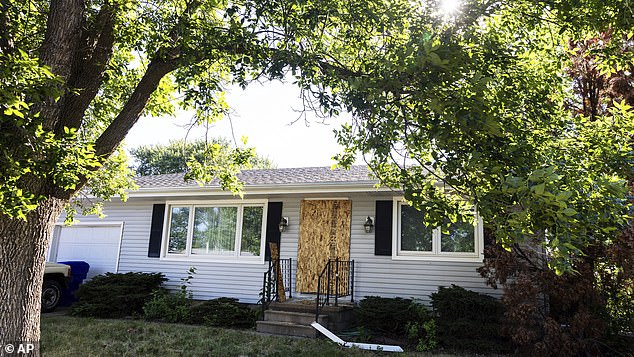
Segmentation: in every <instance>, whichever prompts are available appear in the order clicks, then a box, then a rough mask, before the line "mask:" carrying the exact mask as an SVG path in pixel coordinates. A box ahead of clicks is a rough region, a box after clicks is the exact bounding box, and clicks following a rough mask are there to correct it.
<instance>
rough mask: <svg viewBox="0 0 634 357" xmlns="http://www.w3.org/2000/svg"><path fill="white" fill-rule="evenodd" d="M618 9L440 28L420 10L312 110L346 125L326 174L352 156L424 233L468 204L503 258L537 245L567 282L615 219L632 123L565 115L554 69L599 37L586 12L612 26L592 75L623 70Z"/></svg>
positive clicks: (468, 17)
mask: <svg viewBox="0 0 634 357" xmlns="http://www.w3.org/2000/svg"><path fill="white" fill-rule="evenodd" d="M621 5H623V4H621V2H618V1H611V2H606V3H605V4H603V3H602V4H599V2H591V1H589V2H588V4H586V7H581V13H578V11H579V9H578V8H576V7H575V9H576V10H575V11H574V12H573V11H571V10H570V9H571V6H572V2H565V1H562V2H560V1H557V2H548V1H545V2H537V3H535V2H529V1H526V2H525V1H514V2H512V3H509V4H503V3H500V2H488V1H465V2H464V3H463V5H462V8H461V13H460V15H458V16H457V17H456V18H455V19H454V20H453V21H447V19H446V18H441V17H439V16H438V15H437V13H435V10H434V8H433V7H430V8H424V7H423V8H421V9H419V11H417V12H415V13H413V14H410V15H409V16H408V20H409V22H408V23H407V24H404V27H403V28H402V31H400V32H399V33H398V35H395V34H387V33H386V34H385V35H384V36H383V37H382V38H381V39H380V42H381V44H382V46H381V48H380V50H379V51H377V52H374V53H373V54H374V56H372V55H369V56H364V57H363V58H361V59H359V60H358V61H357V62H355V69H356V70H358V71H361V72H363V73H364V75H362V76H355V77H354V78H351V79H350V80H348V81H346V82H344V83H343V84H341V85H340V86H338V87H337V90H332V91H330V93H329V94H328V95H327V98H326V99H324V100H323V102H324V103H326V106H330V107H331V108H333V109H332V110H334V111H337V110H340V108H345V109H347V110H350V111H352V113H353V115H354V120H353V123H352V124H351V125H349V126H346V127H344V128H343V129H342V130H340V131H339V132H338V140H339V142H340V143H341V144H342V145H344V146H345V147H346V149H345V150H344V152H343V153H342V154H340V155H338V157H337V158H338V160H339V162H340V164H341V165H343V166H347V165H350V164H351V163H352V162H353V160H354V157H355V155H356V154H357V153H361V154H363V155H364V157H365V159H366V160H367V162H368V164H369V165H370V167H371V168H372V170H373V171H374V173H375V174H376V175H377V176H378V177H379V178H380V179H381V181H382V183H384V184H386V185H388V186H390V187H394V188H399V189H403V191H404V193H405V197H406V199H407V200H408V201H410V202H411V204H412V205H414V206H415V207H417V208H419V209H422V210H424V211H425V212H426V213H427V221H428V222H427V223H430V224H433V225H442V224H443V223H444V224H446V222H443V220H444V219H445V218H446V217H449V218H451V220H452V221H455V220H456V219H457V218H458V217H459V216H466V215H467V213H468V212H469V209H470V208H471V207H473V205H476V206H477V207H478V210H479V212H480V214H481V216H482V217H483V219H484V221H485V225H487V226H490V227H492V229H493V230H494V232H493V233H494V236H495V237H496V239H497V240H498V242H500V243H501V244H503V245H504V246H505V247H506V248H507V249H511V248H512V247H515V246H517V245H518V244H519V245H521V244H523V243H528V242H530V243H537V244H541V245H542V246H543V248H544V250H545V252H548V253H549V254H548V260H547V262H548V264H549V266H550V267H551V268H552V269H554V270H555V271H557V272H558V273H563V272H570V271H574V269H575V268H574V266H575V262H576V261H577V260H579V259H581V258H582V257H583V256H584V254H585V249H586V247H588V245H590V244H594V243H595V242H601V244H610V242H612V241H613V240H614V239H615V238H616V237H617V236H618V234H619V229H620V227H623V226H624V225H625V224H626V222H627V219H628V218H629V214H628V209H629V204H628V202H627V200H626V193H627V189H626V179H627V178H628V175H631V167H632V160H633V159H634V157H633V153H634V151H633V147H632V145H633V142H632V138H631V133H632V132H633V130H634V111H633V109H632V107H631V106H630V105H629V104H627V103H626V102H625V101H620V100H617V101H610V102H606V103H603V104H602V105H603V108H604V109H605V110H604V111H603V112H602V113H601V115H597V116H594V117H589V116H587V115H584V114H579V113H578V112H575V111H573V110H570V103H573V102H575V101H578V98H579V97H578V93H575V91H574V90H573V88H574V86H572V85H571V82H572V81H573V80H574V78H571V77H570V76H569V73H570V72H569V71H567V70H568V68H569V67H570V66H571V53H572V52H573V51H575V49H574V48H571V47H570V43H571V41H572V40H578V39H584V38H588V37H592V36H596V35H597V33H598V30H599V28H605V27H604V26H605V23H602V21H603V20H604V16H603V15H601V16H599V14H603V13H602V12H596V13H595V10H596V9H599V8H600V9H603V10H606V9H610V11H612V12H611V16H612V15H613V16H615V17H614V18H611V20H610V22H609V23H608V24H611V25H613V26H615V27H613V28H612V29H611V30H612V31H613V36H612V41H611V42H610V44H611V45H610V46H606V47H605V51H601V52H600V53H598V56H597V58H598V62H599V63H600V66H602V68H611V67H612V66H616V67H615V68H613V69H612V71H617V70H619V68H620V67H618V65H617V63H621V64H622V63H627V61H628V60H629V58H631V55H632V53H631V51H630V52H627V53H626V54H623V53H622V52H621V55H620V56H616V54H617V53H618V52H616V50H615V49H617V48H622V46H621V45H620V44H622V43H631V41H632V39H633V37H632V33H631V32H629V31H630V30H631V27H627V26H630V25H631V18H632V16H631V15H632V13H631V9H630V10H624V9H626V7H623V6H621ZM584 11H587V13H586V12H584ZM595 15H596V16H598V17H595ZM626 15H628V16H629V17H627V18H623V16H626ZM587 18H591V19H592V21H587ZM616 26H624V27H616ZM628 41H630V42H628ZM599 55H600V56H599ZM601 56H603V57H601ZM604 70H606V69H604ZM617 99H618V98H617ZM621 100H622V99H621Z"/></svg>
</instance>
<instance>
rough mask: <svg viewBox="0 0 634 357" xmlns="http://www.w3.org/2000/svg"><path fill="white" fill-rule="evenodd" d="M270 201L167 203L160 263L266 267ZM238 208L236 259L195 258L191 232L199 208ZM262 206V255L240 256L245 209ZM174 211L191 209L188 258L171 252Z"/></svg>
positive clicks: (223, 256)
mask: <svg viewBox="0 0 634 357" xmlns="http://www.w3.org/2000/svg"><path fill="white" fill-rule="evenodd" d="M268 203H269V201H268V200H213V201H209V200H207V201H167V202H165V216H164V218H163V236H162V239H161V257H160V260H165V261H178V262H182V261H188V262H207V263H240V264H264V258H265V255H266V254H265V247H266V223H267V222H266V221H267V219H266V218H267V212H268ZM205 206H207V207H210V206H211V207H238V208H239V209H238V212H237V217H236V220H237V221H238V222H240V224H239V225H238V226H237V227H236V241H235V247H234V249H236V250H235V254H233V255H212V254H210V255H197V256H196V255H191V246H192V240H193V239H192V238H193V234H194V231H193V229H189V227H192V225H193V223H194V222H193V220H194V208H195V207H205ZM249 206H262V231H261V238H260V255H259V256H248V255H240V248H241V243H242V223H243V222H242V217H243V209H244V207H249ZM172 207H189V209H190V211H189V221H188V223H187V227H188V229H187V244H186V248H185V252H186V253H185V254H170V253H168V251H167V247H168V245H169V232H170V224H171V222H170V221H171V220H170V218H171V214H172Z"/></svg>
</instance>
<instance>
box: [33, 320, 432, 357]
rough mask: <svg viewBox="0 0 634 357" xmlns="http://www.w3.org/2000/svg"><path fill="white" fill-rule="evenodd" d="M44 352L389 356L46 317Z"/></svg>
mask: <svg viewBox="0 0 634 357" xmlns="http://www.w3.org/2000/svg"><path fill="white" fill-rule="evenodd" d="M41 351H42V355H43V356H44V357H49V356H51V357H71V356H82V357H84V356H197V357H201V356H328V357H332V356H377V355H388V354H387V353H377V352H370V351H360V350H351V349H347V348H342V347H340V346H338V345H336V344H333V343H330V342H329V341H327V340H324V339H314V340H313V339H300V338H286V337H277V336H269V335H263V334H258V333H256V332H254V331H240V330H229V329H221V328H212V327H204V326H192V325H179V324H166V323H153V322H146V321H143V320H101V319H92V318H77V317H70V316H42V340H41ZM390 355H393V356H414V355H420V356H425V355H428V354H411V353H407V354H390Z"/></svg>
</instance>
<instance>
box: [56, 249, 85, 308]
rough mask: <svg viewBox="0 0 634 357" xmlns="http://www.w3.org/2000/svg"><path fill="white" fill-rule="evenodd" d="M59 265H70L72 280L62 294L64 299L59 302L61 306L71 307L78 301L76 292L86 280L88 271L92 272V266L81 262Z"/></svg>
mask: <svg viewBox="0 0 634 357" xmlns="http://www.w3.org/2000/svg"><path fill="white" fill-rule="evenodd" d="M58 263H61V264H66V265H70V272H71V278H70V281H69V282H68V284H67V286H66V289H64V291H63V292H62V299H61V300H60V302H59V305H60V306H70V305H71V304H72V303H74V302H75V301H76V300H77V299H76V298H75V291H77V289H79V285H81V283H82V282H83V281H84V280H85V279H86V276H87V275H88V270H90V264H88V263H86V262H84V261H81V260H72V261H67V262H58Z"/></svg>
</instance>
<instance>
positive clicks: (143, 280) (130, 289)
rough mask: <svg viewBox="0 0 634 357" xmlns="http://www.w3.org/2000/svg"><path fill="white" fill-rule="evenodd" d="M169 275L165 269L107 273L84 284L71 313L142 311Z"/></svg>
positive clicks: (112, 315)
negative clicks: (148, 271)
mask: <svg viewBox="0 0 634 357" xmlns="http://www.w3.org/2000/svg"><path fill="white" fill-rule="evenodd" d="M165 281H167V279H166V278H165V277H164V276H163V274H161V273H125V274H113V273H106V274H104V275H98V276H96V277H94V278H92V279H91V280H90V281H88V282H86V283H84V284H82V285H81V286H80V287H79V289H78V290H77V292H75V296H76V297H77V299H78V301H77V302H76V303H75V304H74V305H73V307H72V310H71V313H72V314H73V315H76V316H92V317H109V318H118V317H125V316H131V315H140V314H141V313H142V312H143V305H144V304H145V303H146V302H147V301H149V300H150V299H151V298H152V293H153V292H154V291H156V290H159V289H160V288H161V285H162V284H163V282H165Z"/></svg>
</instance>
